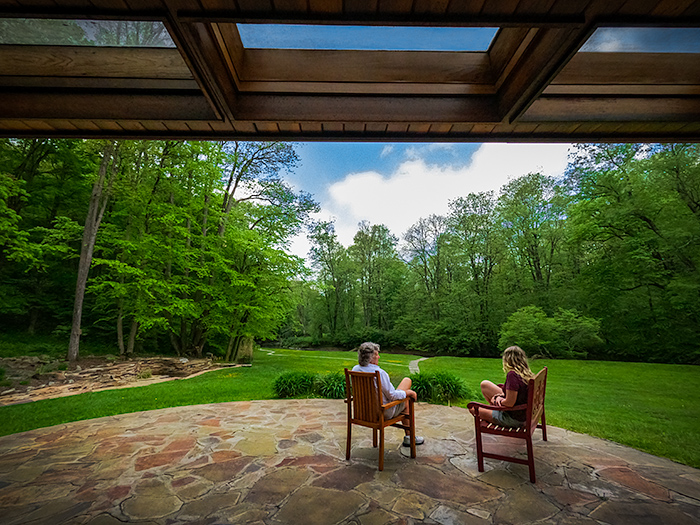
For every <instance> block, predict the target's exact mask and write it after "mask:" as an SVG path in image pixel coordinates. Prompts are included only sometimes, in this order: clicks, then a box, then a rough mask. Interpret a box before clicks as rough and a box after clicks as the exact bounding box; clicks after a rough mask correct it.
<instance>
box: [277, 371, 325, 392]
mask: <svg viewBox="0 0 700 525" xmlns="http://www.w3.org/2000/svg"><path fill="white" fill-rule="evenodd" d="M315 381H316V374H314V373H311V372H296V371H295V372H285V373H283V374H281V375H280V376H278V377H277V378H276V379H275V381H274V383H273V384H272V390H273V391H274V393H275V397H303V396H308V395H311V394H312V393H313V391H314V383H315Z"/></svg>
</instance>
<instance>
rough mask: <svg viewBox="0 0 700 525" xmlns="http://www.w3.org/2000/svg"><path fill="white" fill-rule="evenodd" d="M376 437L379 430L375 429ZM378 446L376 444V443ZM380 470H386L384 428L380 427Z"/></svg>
mask: <svg viewBox="0 0 700 525" xmlns="http://www.w3.org/2000/svg"><path fill="white" fill-rule="evenodd" d="M374 436H375V438H376V436H377V431H376V430H375V431H374ZM375 446H376V445H375ZM379 470H384V428H383V427H382V428H380V429H379Z"/></svg>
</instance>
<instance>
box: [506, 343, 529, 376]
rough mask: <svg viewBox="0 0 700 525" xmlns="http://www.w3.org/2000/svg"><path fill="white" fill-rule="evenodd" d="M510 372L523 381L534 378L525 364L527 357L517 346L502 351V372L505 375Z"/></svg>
mask: <svg viewBox="0 0 700 525" xmlns="http://www.w3.org/2000/svg"><path fill="white" fill-rule="evenodd" d="M511 370H512V371H513V372H515V373H516V374H518V375H519V376H520V377H522V378H523V381H528V380H530V379H534V377H535V374H534V373H533V372H532V370H530V365H529V364H528V362H527V355H525V352H524V351H523V349H522V348H520V347H519V346H509V347H508V348H506V349H505V350H503V371H504V372H505V373H506V374H507V373H508V372H510V371H511Z"/></svg>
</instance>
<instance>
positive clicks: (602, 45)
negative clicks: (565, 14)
mask: <svg viewBox="0 0 700 525" xmlns="http://www.w3.org/2000/svg"><path fill="white" fill-rule="evenodd" d="M581 51H587V52H596V53H615V52H621V53H700V29H699V28H687V27H600V28H598V29H596V31H595V33H593V35H592V36H591V38H589V39H588V41H587V42H586V43H585V44H584V45H583V46H582V47H581Z"/></svg>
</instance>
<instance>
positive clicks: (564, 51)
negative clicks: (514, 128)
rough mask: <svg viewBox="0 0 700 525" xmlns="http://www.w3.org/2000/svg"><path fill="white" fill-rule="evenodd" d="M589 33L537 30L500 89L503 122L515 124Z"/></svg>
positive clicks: (582, 30) (586, 29)
mask: <svg viewBox="0 0 700 525" xmlns="http://www.w3.org/2000/svg"><path fill="white" fill-rule="evenodd" d="M591 32H592V27H588V28H582V27H580V28H577V29H539V30H538V32H537V34H536V35H534V37H533V39H532V41H531V43H530V45H529V46H528V47H527V49H526V50H525V53H524V54H523V56H522V58H521V59H520V60H519V61H518V63H517V64H516V65H515V66H514V67H513V68H512V70H511V71H510V72H509V73H508V75H507V77H506V78H505V79H504V80H503V83H502V85H501V87H500V89H499V93H498V99H499V100H498V107H499V111H500V114H501V117H502V119H503V120H504V122H511V123H512V122H514V121H515V120H517V119H518V117H520V115H522V114H523V113H524V112H525V111H526V110H527V108H528V107H529V106H530V104H532V103H533V101H534V100H535V99H536V98H537V96H539V94H540V93H541V92H542V91H543V90H544V88H545V87H546V86H547V84H548V83H549V82H550V81H551V80H552V79H553V78H554V77H555V76H556V74H557V73H558V72H559V70H560V69H561V68H562V67H563V66H564V65H565V64H566V62H567V60H569V58H571V56H572V55H573V54H574V53H575V52H576V50H577V49H578V48H579V47H580V46H581V45H582V44H583V42H585V40H586V39H587V38H588V36H589V35H590V33H591Z"/></svg>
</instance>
